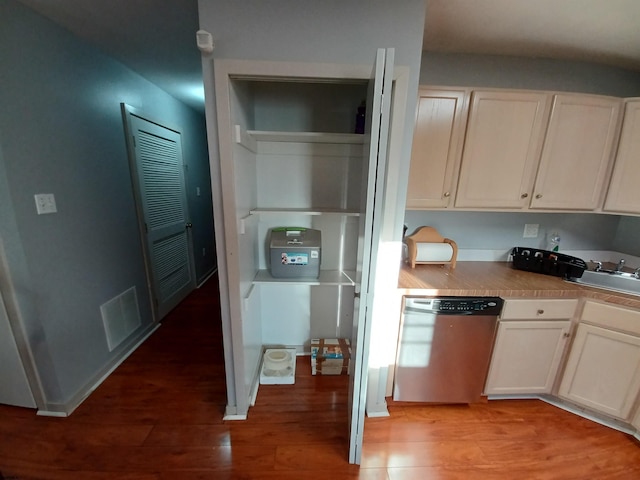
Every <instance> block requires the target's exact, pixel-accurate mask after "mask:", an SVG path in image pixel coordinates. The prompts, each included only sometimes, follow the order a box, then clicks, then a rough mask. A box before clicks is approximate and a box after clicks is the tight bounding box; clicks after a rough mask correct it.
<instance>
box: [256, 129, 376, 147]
mask: <svg viewBox="0 0 640 480" xmlns="http://www.w3.org/2000/svg"><path fill="white" fill-rule="evenodd" d="M247 134H248V135H249V136H251V137H253V139H254V140H255V141H258V142H300V143H348V144H356V145H357V144H363V143H364V135H361V134H357V133H324V132H271V131H265V130H247Z"/></svg>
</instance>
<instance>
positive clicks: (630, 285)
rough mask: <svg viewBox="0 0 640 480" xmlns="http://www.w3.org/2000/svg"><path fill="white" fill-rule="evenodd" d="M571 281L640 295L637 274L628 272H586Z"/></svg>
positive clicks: (639, 281) (639, 280)
mask: <svg viewBox="0 0 640 480" xmlns="http://www.w3.org/2000/svg"><path fill="white" fill-rule="evenodd" d="M570 281H572V282H576V283H580V284H582V285H586V286H589V287H597V288H604V289H606V290H613V291H615V292H622V293H629V294H631V295H640V279H638V278H637V277H636V276H635V274H633V273H627V272H613V273H610V272H595V271H592V270H586V271H585V272H584V273H583V274H582V277H581V278H571V279H570Z"/></svg>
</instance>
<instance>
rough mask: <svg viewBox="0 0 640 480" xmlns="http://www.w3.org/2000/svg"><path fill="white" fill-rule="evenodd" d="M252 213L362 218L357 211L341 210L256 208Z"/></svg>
mask: <svg viewBox="0 0 640 480" xmlns="http://www.w3.org/2000/svg"><path fill="white" fill-rule="evenodd" d="M250 213H251V214H252V215H258V214H260V215H261V214H283V213H299V214H303V215H342V216H345V217H359V216H360V212H358V211H356V210H341V209H338V208H254V209H253V210H251V212H250Z"/></svg>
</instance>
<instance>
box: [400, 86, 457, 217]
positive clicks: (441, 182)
mask: <svg viewBox="0 0 640 480" xmlns="http://www.w3.org/2000/svg"><path fill="white" fill-rule="evenodd" d="M468 95H469V93H468V91H466V90H464V89H460V90H456V89H436V88H420V90H419V97H418V110H417V116H416V126H415V132H414V135H413V148H412V151H411V169H410V171H409V184H408V190H407V208H409V209H412V208H414V209H420V208H445V207H448V206H449V205H450V203H451V201H452V200H453V198H454V195H455V185H456V181H457V179H458V167H459V165H460V157H461V155H462V142H463V140H464V130H465V127H466V123H467V110H468Z"/></svg>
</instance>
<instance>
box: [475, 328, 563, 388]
mask: <svg viewBox="0 0 640 480" xmlns="http://www.w3.org/2000/svg"><path fill="white" fill-rule="evenodd" d="M570 328H571V322H570V321H569V320H555V321H546V320H542V321H540V320H531V321H517V322H513V321H501V322H500V325H499V327H498V334H497V337H496V343H495V347H494V350H493V356H492V358H491V366H490V368H489V376H488V378H487V385H486V388H485V393H486V394H540V393H550V392H551V389H552V388H553V384H554V381H555V378H556V373H557V371H558V365H559V364H560V360H561V358H562V354H563V352H564V348H565V345H566V342H567V339H568V337H569V330H570Z"/></svg>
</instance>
